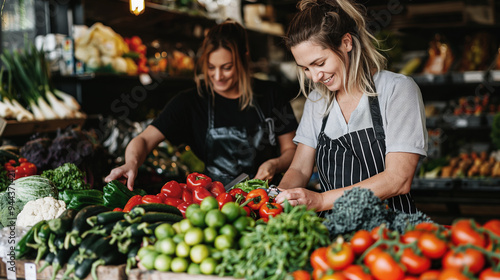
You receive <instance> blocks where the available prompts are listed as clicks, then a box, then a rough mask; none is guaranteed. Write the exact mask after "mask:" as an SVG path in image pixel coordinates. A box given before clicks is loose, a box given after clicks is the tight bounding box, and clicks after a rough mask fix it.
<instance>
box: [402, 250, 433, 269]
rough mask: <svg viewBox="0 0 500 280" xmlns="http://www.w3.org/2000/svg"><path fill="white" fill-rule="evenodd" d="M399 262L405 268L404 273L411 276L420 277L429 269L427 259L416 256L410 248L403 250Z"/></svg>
mask: <svg viewBox="0 0 500 280" xmlns="http://www.w3.org/2000/svg"><path fill="white" fill-rule="evenodd" d="M400 262H401V263H402V264H403V265H404V266H405V267H406V272H408V273H409V274H413V275H420V274H422V273H423V272H425V271H427V270H429V268H430V267H431V261H430V260H429V259H428V258H426V257H424V256H419V255H417V254H416V253H415V252H413V249H411V248H405V249H404V250H403V255H402V256H401V259H400Z"/></svg>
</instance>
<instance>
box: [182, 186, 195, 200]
mask: <svg viewBox="0 0 500 280" xmlns="http://www.w3.org/2000/svg"><path fill="white" fill-rule="evenodd" d="M182 200H184V201H185V202H189V203H192V202H193V193H192V192H191V191H190V190H189V189H185V190H183V191H182Z"/></svg>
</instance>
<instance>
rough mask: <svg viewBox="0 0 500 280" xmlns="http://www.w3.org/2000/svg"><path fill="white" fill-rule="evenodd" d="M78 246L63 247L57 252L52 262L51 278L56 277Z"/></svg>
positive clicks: (52, 279)
mask: <svg viewBox="0 0 500 280" xmlns="http://www.w3.org/2000/svg"><path fill="white" fill-rule="evenodd" d="M76 251H78V250H76V247H72V248H70V249H62V250H59V252H57V254H56V256H55V258H54V261H53V262H52V270H53V271H52V278H51V280H54V279H56V276H57V273H58V272H59V270H61V269H62V268H63V267H64V265H65V264H66V262H67V261H68V259H69V258H70V257H71V255H72V254H73V253H74V252H76Z"/></svg>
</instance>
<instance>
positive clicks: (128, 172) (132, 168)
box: [104, 163, 138, 191]
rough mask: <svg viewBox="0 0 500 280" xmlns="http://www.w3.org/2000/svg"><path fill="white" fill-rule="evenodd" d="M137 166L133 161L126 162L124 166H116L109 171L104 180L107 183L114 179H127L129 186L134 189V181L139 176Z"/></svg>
mask: <svg viewBox="0 0 500 280" xmlns="http://www.w3.org/2000/svg"><path fill="white" fill-rule="evenodd" d="M137 169H138V168H137V166H136V165H135V164H131V163H125V164H124V165H122V166H119V167H116V168H114V169H113V170H111V172H110V173H109V175H108V176H106V178H104V181H105V182H106V183H109V182H111V181H113V180H118V181H125V180H126V181H127V188H128V189H129V190H131V191H132V190H134V181H135V178H136V177H137Z"/></svg>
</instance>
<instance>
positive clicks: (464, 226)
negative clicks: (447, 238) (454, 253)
mask: <svg viewBox="0 0 500 280" xmlns="http://www.w3.org/2000/svg"><path fill="white" fill-rule="evenodd" d="M474 228H479V225H478V224H477V223H476V222H474V221H473V220H470V219H463V220H459V221H457V222H455V223H454V224H453V225H452V227H451V241H453V244H455V245H461V244H472V245H476V246H478V247H481V248H484V247H485V246H486V239H485V238H484V235H483V234H481V233H479V232H477V231H476V230H475V229H474Z"/></svg>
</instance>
